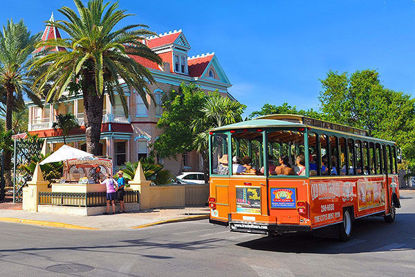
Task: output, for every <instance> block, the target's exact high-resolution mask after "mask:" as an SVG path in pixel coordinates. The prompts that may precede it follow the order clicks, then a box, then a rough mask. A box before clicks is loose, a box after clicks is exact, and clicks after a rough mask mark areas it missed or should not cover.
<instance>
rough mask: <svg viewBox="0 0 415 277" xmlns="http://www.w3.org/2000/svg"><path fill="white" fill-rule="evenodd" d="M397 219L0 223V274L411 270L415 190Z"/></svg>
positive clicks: (311, 273)
mask: <svg viewBox="0 0 415 277" xmlns="http://www.w3.org/2000/svg"><path fill="white" fill-rule="evenodd" d="M401 203H402V206H403V208H402V209H399V210H398V217H397V221H396V222H395V223H394V224H386V223H384V221H383V219H382V218H380V217H378V218H375V217H373V218H369V219H364V220H360V221H357V222H355V225H354V230H353V231H354V234H353V238H352V240H350V241H349V242H346V243H342V242H338V241H337V240H336V239H334V238H333V237H330V230H325V231H324V232H320V233H317V234H314V235H312V234H310V233H303V234H292V235H291V234H290V235H285V236H281V237H278V238H268V237H264V236H261V235H252V234H242V233H231V232H229V230H228V229H227V228H226V227H223V226H217V225H212V224H209V223H208V221H207V220H199V221H193V222H182V223H172V224H166V225H159V226H154V227H149V228H145V229H140V230H126V231H81V230H65V229H52V228H47V227H35V226H30V225H19V224H13V223H0V236H1V246H0V269H1V274H2V276H169V277H170V276H347V277H350V276H394V277H396V276H415V251H414V248H415V191H406V192H403V193H402V199H401Z"/></svg>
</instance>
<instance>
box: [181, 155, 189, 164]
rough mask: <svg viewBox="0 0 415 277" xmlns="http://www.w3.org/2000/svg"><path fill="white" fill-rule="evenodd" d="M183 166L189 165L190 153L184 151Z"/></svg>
mask: <svg viewBox="0 0 415 277" xmlns="http://www.w3.org/2000/svg"><path fill="white" fill-rule="evenodd" d="M182 160H183V166H189V154H188V153H183V154H182Z"/></svg>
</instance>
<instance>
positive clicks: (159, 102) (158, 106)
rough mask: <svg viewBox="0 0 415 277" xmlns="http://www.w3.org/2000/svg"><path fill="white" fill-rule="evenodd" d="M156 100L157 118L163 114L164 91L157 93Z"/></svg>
mask: <svg viewBox="0 0 415 277" xmlns="http://www.w3.org/2000/svg"><path fill="white" fill-rule="evenodd" d="M154 98H155V100H156V103H155V104H156V116H157V117H161V114H162V113H163V107H162V105H163V100H162V91H156V92H155V96H154Z"/></svg>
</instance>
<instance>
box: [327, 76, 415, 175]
mask: <svg viewBox="0 0 415 277" xmlns="http://www.w3.org/2000/svg"><path fill="white" fill-rule="evenodd" d="M321 83H322V87H323V90H322V91H321V92H320V102H321V110H322V112H323V113H324V114H325V116H326V117H327V118H328V119H329V120H331V121H333V122H337V123H341V124H346V125H349V126H353V127H357V128H363V129H366V130H368V131H369V134H370V135H373V136H376V137H379V138H383V139H387V140H393V141H396V142H397V143H398V145H399V146H400V147H401V148H402V150H403V154H404V157H405V158H406V159H408V160H409V161H410V163H409V164H410V165H411V167H414V166H415V128H414V127H415V99H413V98H411V97H410V96H409V95H407V94H404V93H402V92H396V91H393V90H390V89H386V88H384V86H383V85H382V84H381V82H380V79H379V74H378V73H377V72H376V71H375V70H363V71H356V72H354V73H353V74H351V75H348V74H346V73H341V74H340V73H337V72H332V71H331V72H329V73H328V74H327V77H326V78H325V79H324V80H321Z"/></svg>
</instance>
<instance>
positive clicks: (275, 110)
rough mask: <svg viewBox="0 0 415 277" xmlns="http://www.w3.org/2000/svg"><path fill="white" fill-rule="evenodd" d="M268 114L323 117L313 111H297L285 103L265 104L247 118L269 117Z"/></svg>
mask: <svg viewBox="0 0 415 277" xmlns="http://www.w3.org/2000/svg"><path fill="white" fill-rule="evenodd" d="M269 114H300V115H304V116H309V117H312V118H317V119H322V117H323V115H322V114H321V113H319V112H317V111H315V110H313V109H309V110H297V107H296V106H291V105H289V104H288V103H287V102H284V103H283V104H282V105H280V106H276V105H272V104H265V105H264V106H262V108H261V110H259V111H254V112H252V113H251V114H250V115H249V117H248V118H255V117H259V116H264V115H269Z"/></svg>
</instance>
